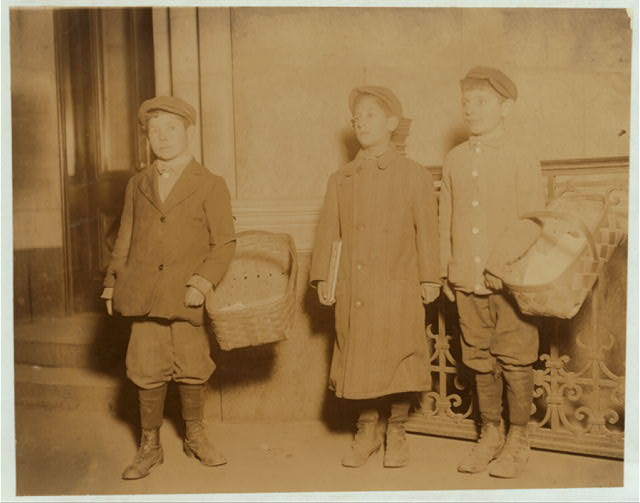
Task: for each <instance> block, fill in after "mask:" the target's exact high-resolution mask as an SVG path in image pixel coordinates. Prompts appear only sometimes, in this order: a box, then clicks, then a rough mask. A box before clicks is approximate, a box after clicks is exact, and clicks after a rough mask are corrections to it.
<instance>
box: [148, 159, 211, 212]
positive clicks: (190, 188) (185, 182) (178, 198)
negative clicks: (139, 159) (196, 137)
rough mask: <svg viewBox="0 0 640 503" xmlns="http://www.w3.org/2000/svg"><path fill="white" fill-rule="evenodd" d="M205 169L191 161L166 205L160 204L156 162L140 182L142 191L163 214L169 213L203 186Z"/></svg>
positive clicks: (177, 181) (168, 197)
mask: <svg viewBox="0 0 640 503" xmlns="http://www.w3.org/2000/svg"><path fill="white" fill-rule="evenodd" d="M203 174H204V168H203V167H202V165H200V163H198V162H197V161H196V160H195V159H191V161H190V162H189V164H187V166H186V167H185V168H184V170H183V171H182V174H181V175H180V177H179V178H178V179H177V180H176V183H175V185H174V186H173V188H172V189H171V192H170V193H169V195H168V196H167V199H166V200H165V201H164V203H162V202H160V196H159V195H158V189H157V176H158V175H157V166H156V163H155V162H154V163H153V164H152V165H151V166H149V168H147V171H146V173H145V174H144V175H143V177H142V180H141V182H140V185H139V187H140V191H141V192H142V193H143V194H144V196H145V197H146V198H147V199H148V200H149V201H150V202H151V203H152V204H153V205H154V206H155V207H156V208H157V209H158V210H159V211H161V212H162V213H168V212H169V211H171V210H172V209H173V208H174V207H175V206H177V205H178V203H180V202H182V201H184V200H185V199H186V198H187V197H189V196H190V195H191V194H193V193H194V192H195V191H196V190H198V188H199V187H200V186H201V184H202V175H203Z"/></svg>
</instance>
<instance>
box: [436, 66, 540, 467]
mask: <svg viewBox="0 0 640 503" xmlns="http://www.w3.org/2000/svg"><path fill="white" fill-rule="evenodd" d="M461 88H462V110H463V119H464V122H465V124H466V125H467V127H468V129H469V130H470V132H471V136H470V137H469V140H468V141H466V142H464V143H462V144H460V145H458V146H457V147H455V148H453V149H452V150H451V151H450V152H449V154H448V155H447V157H446V159H445V162H444V168H443V178H442V191H441V194H440V265H441V267H442V269H441V277H442V281H443V291H444V293H445V295H446V296H447V297H448V298H449V300H451V301H452V302H457V305H458V313H459V317H460V328H461V330H462V337H461V343H462V360H463V362H464V364H465V365H466V366H467V367H469V368H471V369H472V371H473V372H474V374H475V381H476V389H477V394H478V405H479V410H480V416H481V421H482V427H481V433H480V439H479V441H478V443H477V444H476V445H475V446H474V448H473V449H472V451H471V452H470V453H469V455H468V456H467V457H466V458H465V459H464V460H463V461H462V462H461V463H460V465H459V466H458V471H460V472H465V473H477V472H481V471H483V470H485V469H486V468H487V467H488V466H489V473H490V475H492V476H495V477H504V478H512V477H517V476H518V475H519V474H520V472H521V471H522V469H523V468H524V466H525V464H526V462H527V459H528V454H529V442H528V438H527V425H528V422H529V416H530V411H531V403H532V399H533V368H532V364H533V362H535V361H536V360H537V359H538V331H537V328H536V327H535V326H534V325H533V324H532V323H531V322H530V320H527V319H526V318H525V317H524V316H523V315H522V314H521V313H520V312H519V310H518V309H517V307H516V306H515V304H514V303H513V302H512V300H511V299H510V298H507V297H506V296H505V294H504V293H503V292H501V290H502V282H501V281H500V279H498V278H497V277H495V276H492V275H491V274H489V273H488V272H487V271H485V265H486V261H487V258H488V255H489V253H490V252H491V251H492V244H493V243H495V242H496V241H497V239H498V237H499V236H500V235H501V234H502V233H503V232H504V231H505V230H506V228H507V227H508V226H510V225H511V224H513V223H514V222H516V221H517V220H518V219H519V218H520V216H521V215H523V214H524V213H527V212H529V211H534V210H538V209H542V208H543V207H544V195H543V182H542V173H541V170H540V164H539V162H538V161H537V160H536V159H535V157H534V156H533V155H532V154H531V153H530V152H529V151H528V150H527V149H526V148H524V147H523V146H522V145H521V144H519V143H518V142H516V141H515V140H514V139H513V137H511V136H510V135H508V134H507V133H506V131H505V128H504V120H505V118H506V117H507V116H508V115H509V114H510V112H511V110H512V107H513V105H514V102H515V100H516V98H517V96H518V93H517V88H516V85H515V84H514V83H513V82H512V81H511V79H509V78H508V77H507V76H506V75H505V74H504V73H502V72H501V71H499V70H497V69H495V68H488V67H475V68H473V69H471V70H470V71H469V72H468V73H467V75H466V76H465V77H464V79H463V80H462V81H461ZM454 292H455V293H454ZM503 381H504V383H505V384H506V387H507V400H508V405H509V423H510V427H509V432H508V436H507V439H506V443H505V433H504V426H503V423H502V390H503ZM496 458H497V459H496ZM494 459H495V461H493V462H492V460H494ZM490 463H491V465H489V464H490Z"/></svg>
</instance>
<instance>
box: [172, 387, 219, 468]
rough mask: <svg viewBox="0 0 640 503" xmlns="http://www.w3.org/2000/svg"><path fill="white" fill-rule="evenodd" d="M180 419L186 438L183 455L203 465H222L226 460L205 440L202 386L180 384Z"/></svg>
mask: <svg viewBox="0 0 640 503" xmlns="http://www.w3.org/2000/svg"><path fill="white" fill-rule="evenodd" d="M178 388H179V390H180V400H181V401H182V418H183V419H184V421H185V426H186V437H185V439H184V443H183V449H184V453H185V454H186V455H187V456H189V457H193V458H197V459H199V460H200V462H201V463H202V464H203V465H206V466H219V465H224V464H225V463H226V462H227V460H226V459H225V457H224V456H223V455H222V453H220V452H219V451H218V450H217V449H216V448H215V447H213V445H211V443H210V442H209V440H208V439H207V435H206V433H205V430H204V425H203V423H202V421H203V416H204V388H203V385H202V384H180V385H179V387H178Z"/></svg>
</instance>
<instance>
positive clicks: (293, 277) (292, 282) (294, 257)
mask: <svg viewBox="0 0 640 503" xmlns="http://www.w3.org/2000/svg"><path fill="white" fill-rule="evenodd" d="M287 241H288V242H289V254H290V255H291V274H290V275H289V283H288V284H287V293H289V292H291V291H292V290H293V291H294V292H295V289H296V281H297V278H298V253H297V251H296V245H295V242H294V241H293V237H292V236H291V235H290V234H287Z"/></svg>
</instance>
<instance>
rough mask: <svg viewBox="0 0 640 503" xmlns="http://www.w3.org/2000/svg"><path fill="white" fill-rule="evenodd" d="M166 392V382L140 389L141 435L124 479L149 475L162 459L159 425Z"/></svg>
mask: <svg viewBox="0 0 640 503" xmlns="http://www.w3.org/2000/svg"><path fill="white" fill-rule="evenodd" d="M166 394H167V386H166V384H165V385H163V386H161V387H159V388H156V389H150V390H147V389H140V390H138V397H139V402H140V423H141V425H142V435H141V438H140V447H139V448H138V452H137V453H136V456H135V458H134V460H133V463H131V464H130V465H129V466H127V468H126V469H125V470H124V472H123V473H122V478H123V479H125V480H135V479H141V478H143V477H146V476H147V475H149V472H150V471H151V469H152V468H153V467H154V466H156V465H159V464H162V461H163V460H164V453H163V451H162V446H161V445H160V426H162V415H163V411H164V399H165V396H166Z"/></svg>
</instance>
